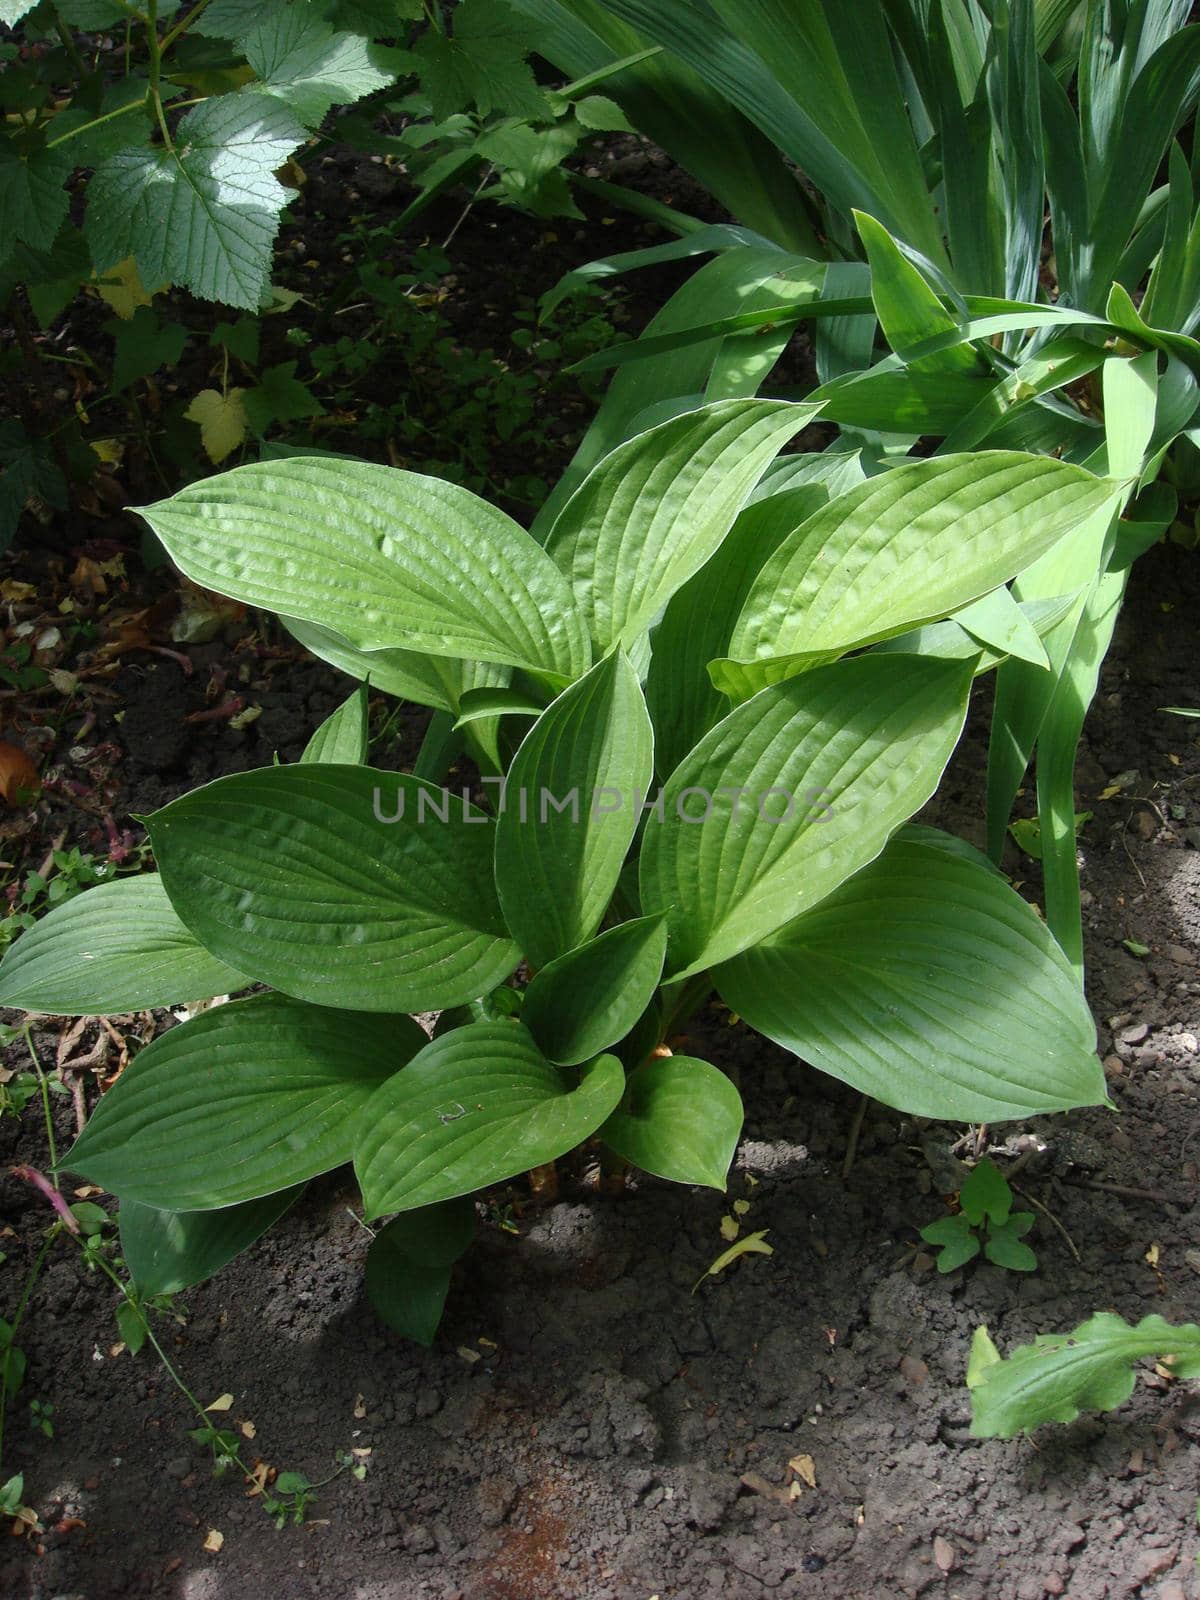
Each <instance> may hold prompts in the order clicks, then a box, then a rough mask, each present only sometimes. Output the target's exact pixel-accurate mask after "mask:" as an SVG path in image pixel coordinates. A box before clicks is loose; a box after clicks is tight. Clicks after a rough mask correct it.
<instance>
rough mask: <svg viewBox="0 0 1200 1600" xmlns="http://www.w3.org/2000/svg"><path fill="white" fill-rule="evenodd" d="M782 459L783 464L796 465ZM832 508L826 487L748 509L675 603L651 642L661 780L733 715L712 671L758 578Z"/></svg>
mask: <svg viewBox="0 0 1200 1600" xmlns="http://www.w3.org/2000/svg"><path fill="white" fill-rule="evenodd" d="M791 459H792V458H791V457H787V456H785V457H784V458H783V460H784V461H788V460H791ZM827 500H828V494H827V492H826V489H825V486H824V485H823V484H821V483H804V484H798V485H796V486H795V487H792V488H786V489H785V488H782V487H781V488H780V490H779V492H778V493H776V494H773V495H771V496H770V497H769V498H767V499H763V500H757V501H755V502H754V503H753V504H751V505H748V506H747V507H746V509H745V510H744V511H743V512H742V513H741V515H740V516H739V517H738V519H737V521H736V522H735V523H734V525H733V527H732V528H731V529H730V530H729V534H728V536H727V537H726V539H725V542H724V543H723V544H722V545H721V548H720V549H719V550H718V551H717V553H716V555H715V556H713V558H712V560H711V561H709V562H708V563H707V565H706V566H704V567H702V568H701V569H700V571H699V572H698V573H696V575H695V577H694V578H690V579H689V580H688V582H687V583H685V584H684V586H683V588H682V589H680V590H679V592H678V593H677V594H676V595H674V596H673V597H672V599H671V600H670V602H669V604H668V605H667V608H666V611H665V612H664V613H663V616H662V620H661V622H659V624H658V626H657V627H656V628H655V630H654V633H653V635H652V636H651V642H652V645H653V654H652V655H651V658H650V670H649V672H648V673H647V675H646V703H647V705H648V706H649V708H650V715H651V718H652V720H653V722H654V755H655V760H656V763H657V766H658V770H659V772H660V773H662V774H663V775H664V776H665V775H666V774H667V773H668V772H671V771H673V770H674V768H675V767H677V766H678V765H679V763H680V762H681V761H682V760H683V758H684V756H686V755H687V753H688V751H689V750H690V749H691V748H692V746H693V745H694V744H695V743H696V742H697V740H699V739H700V738H701V737H702V736H703V735H704V734H706V733H707V732H708V730H709V729H710V728H711V727H712V726H713V724H714V723H715V722H718V721H720V719H721V718H722V717H723V716H724V715H725V714H726V712H727V711H728V710H729V702H728V700H727V699H726V697H725V696H724V695H723V694H722V693H721V692H720V691H719V690H718V689H717V688H716V687H715V686H714V685H713V683H712V681H711V679H710V678H709V675H708V670H707V668H708V663H709V662H710V661H711V660H712V659H713V657H714V656H720V655H722V654H723V653H724V652H725V651H726V650H727V649H728V647H729V638H730V635H731V634H732V632H733V627H734V623H735V622H736V621H737V618H738V615H739V613H740V612H741V609H742V607H743V605H744V604H745V603H746V596H747V595H748V594H749V593H750V590H751V588H752V587H753V584H754V577H755V574H756V573H757V572H758V570H759V568H760V567H762V565H763V564H764V562H765V561H766V560H767V558H768V557H769V556H770V555H771V554H772V553H773V552H774V551H775V550H777V549H778V548H779V546H780V544H782V542H783V540H784V539H786V538H787V537H788V535H789V534H790V533H791V532H792V531H793V529H795V528H796V527H798V526H799V524H800V523H801V522H804V521H805V520H806V519H807V518H808V517H810V516H811V515H812V514H813V512H814V511H816V510H818V509H819V508H820V507H821V506H822V505H824V504H825V503H826V501H827Z"/></svg>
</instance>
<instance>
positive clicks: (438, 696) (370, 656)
mask: <svg viewBox="0 0 1200 1600" xmlns="http://www.w3.org/2000/svg"><path fill="white" fill-rule="evenodd" d="M280 620H281V621H282V623H283V625H284V627H285V628H286V629H287V630H288V632H289V633H290V634H291V635H292V637H293V638H294V639H298V640H299V641H300V643H301V644H302V645H303V646H304V648H305V649H306V650H310V651H311V652H312V654H313V655H314V656H319V657H320V658H321V660H322V661H328V662H329V664H330V666H333V667H337V668H339V669H340V670H341V671H342V672H347V673H349V674H350V676H351V677H352V678H358V679H360V680H362V681H364V682H366V681H369V682H370V686H371V688H372V689H382V691H383V692H384V694H391V695H395V696H396V698H397V699H398V700H415V701H416V703H417V704H418V705H420V706H432V707H433V708H434V710H435V711H449V712H455V713H457V710H458V707H459V705H460V703H461V701H462V698H463V696H464V695H467V694H470V693H473V692H474V690H475V689H476V688H477V687H479V688H483V687H499V686H500V685H502V684H506V683H507V682H508V680H509V678H510V677H511V676H512V672H511V669H510V668H509V667H498V666H493V665H491V664H490V663H489V662H486V661H455V660H453V659H452V658H451V657H449V656H426V655H422V654H421V653H420V652H419V651H416V650H359V649H358V648H357V647H356V646H355V645H352V644H351V643H350V642H349V640H347V639H343V638H342V636H341V635H340V634H338V633H334V632H333V630H332V629H331V628H322V627H321V626H320V625H319V624H318V623H315V622H300V621H299V620H298V619H297V618H295V617H282V618H281V619H280Z"/></svg>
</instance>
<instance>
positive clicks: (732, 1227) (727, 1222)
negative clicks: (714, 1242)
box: [721, 1217, 741, 1244]
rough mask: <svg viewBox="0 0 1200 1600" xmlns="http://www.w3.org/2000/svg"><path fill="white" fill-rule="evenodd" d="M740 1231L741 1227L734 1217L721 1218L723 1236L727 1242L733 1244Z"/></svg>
mask: <svg viewBox="0 0 1200 1600" xmlns="http://www.w3.org/2000/svg"><path fill="white" fill-rule="evenodd" d="M740 1232H741V1229H740V1228H739V1227H738V1225H737V1222H736V1221H735V1220H734V1218H733V1217H722V1218H721V1237H722V1239H724V1240H725V1242H726V1244H731V1243H732V1242H733V1240H734V1239H736V1238H737V1236H738V1234H739V1233H740Z"/></svg>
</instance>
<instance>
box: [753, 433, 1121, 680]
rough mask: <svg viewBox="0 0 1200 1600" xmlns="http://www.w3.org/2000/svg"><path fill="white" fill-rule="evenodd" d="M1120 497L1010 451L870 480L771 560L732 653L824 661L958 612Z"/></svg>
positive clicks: (1087, 476) (1045, 461)
mask: <svg viewBox="0 0 1200 1600" xmlns="http://www.w3.org/2000/svg"><path fill="white" fill-rule="evenodd" d="M1111 493H1112V485H1111V484H1110V483H1108V482H1107V481H1106V480H1105V479H1102V478H1097V477H1095V476H1094V475H1093V474H1092V473H1090V472H1085V471H1084V470H1083V468H1082V467H1074V466H1069V465H1067V464H1066V463H1065V462H1062V461H1056V460H1054V459H1053V458H1050V457H1045V456H1031V455H1025V454H1022V453H1021V452H1019V451H1009V450H983V451H977V452H973V453H971V454H968V455H957V456H955V455H951V456H938V457H934V458H932V459H930V460H926V461H912V462H908V463H906V464H905V465H904V466H901V467H896V468H895V469H894V470H893V471H891V472H887V473H884V474H883V475H882V476H881V477H878V478H870V479H868V480H867V482H866V483H863V484H860V485H859V487H858V488H856V489H851V490H850V491H849V493H847V494H843V495H839V496H838V498H837V499H836V500H831V501H830V502H829V504H828V505H827V506H824V507H822V509H821V510H819V511H817V512H816V513H815V514H814V515H813V516H811V517H810V518H809V519H808V521H807V522H805V523H802V524H801V525H800V526H799V527H798V528H797V529H796V530H795V532H794V533H793V534H792V535H791V536H790V537H789V538H788V539H785V540H784V542H783V543H782V544H781V545H780V546H779V548H778V549H777V550H776V552H775V553H774V555H772V556H771V558H770V559H769V560H768V561H767V562H766V564H765V565H764V567H763V568H762V571H761V572H760V573H759V575H758V577H757V579H756V580H755V583H754V586H753V588H752V589H751V591H750V594H749V596H748V598H747V600H746V603H745V605H744V607H743V608H742V613H741V616H740V617H739V618H738V621H737V625H736V627H735V628H734V632H733V638H732V640H731V643H730V647H729V655H730V657H731V658H732V659H734V660H735V661H738V662H755V663H761V662H768V661H770V660H771V659H772V658H779V657H797V658H799V660H800V662H801V663H803V662H804V661H808V662H819V661H822V660H829V659H830V658H831V657H833V656H837V655H841V654H843V653H844V652H846V651H847V650H851V649H856V648H858V647H860V646H862V645H866V644H870V643H872V642H874V641H875V640H877V639H885V638H887V637H888V636H889V635H891V634H894V633H900V632H902V631H903V630H904V629H906V628H912V627H915V626H917V625H918V624H920V623H923V622H929V621H932V620H934V619H935V618H937V617H943V616H946V615H948V614H949V613H950V612H951V611H956V610H958V608H959V607H960V606H964V605H966V604H967V603H968V602H969V601H971V600H975V599H977V598H978V597H979V596H980V595H983V594H986V593H988V591H989V590H991V589H995V588H997V587H998V586H999V585H1000V584H1002V583H1006V582H1007V581H1008V580H1009V579H1010V578H1011V577H1013V575H1014V574H1015V573H1017V572H1019V571H1021V569H1022V568H1024V567H1027V566H1029V564H1030V563H1031V562H1033V561H1035V560H1037V558H1038V557H1039V556H1041V555H1042V554H1043V553H1044V552H1045V551H1046V550H1048V549H1050V547H1051V546H1052V545H1054V544H1055V543H1057V541H1058V540H1059V539H1061V538H1062V537H1063V535H1064V534H1066V533H1068V532H1070V530H1071V529H1072V528H1075V527H1077V526H1078V525H1079V524H1080V523H1081V522H1082V521H1083V520H1084V519H1085V518H1086V517H1087V516H1088V515H1089V514H1090V513H1091V512H1093V511H1094V510H1095V509H1096V508H1097V506H1099V505H1101V504H1103V502H1104V501H1105V499H1106V498H1107V497H1108V496H1109V495H1111ZM792 670H798V667H793V669H792ZM778 676H782V674H777V677H778ZM761 681H762V680H761V679H760V682H761Z"/></svg>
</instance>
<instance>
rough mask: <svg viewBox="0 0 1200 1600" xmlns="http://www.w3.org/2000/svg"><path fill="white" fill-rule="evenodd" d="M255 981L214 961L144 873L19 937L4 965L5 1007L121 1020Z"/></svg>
mask: <svg viewBox="0 0 1200 1600" xmlns="http://www.w3.org/2000/svg"><path fill="white" fill-rule="evenodd" d="M249 981H250V980H249V979H248V978H244V977H243V976H242V975H241V973H240V972H235V971H234V970H233V968H232V967H228V966H226V965H225V963H224V962H223V961H218V960H217V959H216V957H214V956H212V955H210V954H209V952H208V951H207V950H206V949H205V948H204V946H203V945H202V944H201V943H200V941H199V940H198V939H196V938H195V936H194V935H193V934H192V933H190V932H189V931H188V929H187V928H186V927H185V926H184V924H183V922H181V921H180V918H179V915H178V913H177V912H176V911H175V909H174V908H173V906H172V905H171V902H170V901H169V900H168V899H167V892H166V890H165V889H164V888H163V884H162V879H161V878H160V877H159V875H158V874H157V873H155V872H147V873H143V874H142V875H141V876H140V877H135V878H118V879H117V880H116V881H115V882H113V883H101V884H97V885H96V887H95V888H94V889H87V890H85V891H84V893H83V894H78V895H76V896H75V897H74V898H73V899H71V900H67V901H65V902H64V904H62V905H60V906H56V907H55V909H54V910H53V911H51V912H49V913H48V914H47V915H46V916H44V917H43V918H42V919H41V921H40V922H38V923H36V924H35V925H34V926H33V927H32V928H30V929H29V931H28V933H24V934H22V935H21V937H20V938H19V939H18V940H17V942H16V943H15V944H14V945H13V947H12V949H11V950H10V951H9V952H8V954H7V956H5V958H4V962H3V964H2V965H0V1005H3V1006H20V1007H21V1009H22V1010H24V1011H44V1012H47V1013H49V1014H50V1015H52V1016H64V1017H103V1016H116V1015H119V1014H121V1013H122V1012H125V1011H147V1010H155V1009H157V1008H159V1007H161V1006H173V1005H178V1004H180V1003H181V1002H182V1001H188V1000H209V999H211V998H212V996H213V995H216V994H232V993H234V992H235V991H236V990H238V989H244V988H245V987H246V985H247V984H248V983H249Z"/></svg>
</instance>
